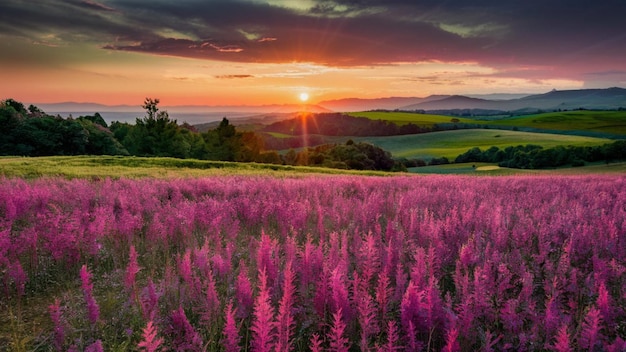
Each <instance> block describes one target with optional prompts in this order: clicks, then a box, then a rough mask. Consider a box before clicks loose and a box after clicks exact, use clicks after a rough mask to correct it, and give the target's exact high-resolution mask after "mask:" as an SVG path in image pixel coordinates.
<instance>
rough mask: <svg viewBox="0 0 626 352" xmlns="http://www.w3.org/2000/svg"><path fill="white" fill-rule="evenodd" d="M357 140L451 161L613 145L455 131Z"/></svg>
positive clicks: (560, 137)
mask: <svg viewBox="0 0 626 352" xmlns="http://www.w3.org/2000/svg"><path fill="white" fill-rule="evenodd" d="M353 139H354V140H355V141H366V142H370V143H372V144H375V145H377V146H379V147H381V148H383V149H385V150H387V151H389V152H391V154H392V155H393V156H394V157H405V158H418V159H425V160H430V159H431V158H439V157H443V156H445V157H447V158H448V159H450V160H451V161H452V160H454V158H456V157H457V156H458V155H459V154H463V153H465V152H466V151H467V150H469V149H470V148H473V147H479V148H481V149H483V150H484V149H487V148H489V147H491V146H496V147H498V148H501V149H502V148H506V147H508V146H518V145H526V144H536V145H541V146H543V147H544V148H551V147H556V146H559V145H563V146H567V145H574V146H593V145H602V144H605V143H611V142H612V140H610V139H605V138H594V137H581V136H572V135H561V134H549V133H531V132H518V131H506V130H492V129H474V130H454V131H443V132H433V133H424V134H415V135H404V136H392V137H360V138H353Z"/></svg>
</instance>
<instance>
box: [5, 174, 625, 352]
mask: <svg viewBox="0 0 626 352" xmlns="http://www.w3.org/2000/svg"><path fill="white" fill-rule="evenodd" d="M625 288H626V176H619V175H618V176H615V175H613V176H609V175H607V176H603V175H597V176H593V175H586V176H555V175H551V176H511V177H463V176H423V177H408V176H406V177H405V176H394V177H364V176H345V175H344V176H315V175H309V176H300V177H270V176H259V175H254V176H251V175H248V176H228V177H226V176H223V177H221V176H214V177H208V178H189V179H167V180H162V179H89V180H87V179H72V180H68V179H61V178H39V179H33V180H24V179H19V178H2V179H0V290H1V291H0V294H1V296H0V297H1V299H0V311H3V312H4V313H0V319H1V321H2V325H4V327H3V328H2V331H1V335H0V349H7V350H40V351H68V350H69V351H125V350H131V351H132V350H135V351H170V350H172V351H227V352H234V351H256V352H261V351H332V352H335V351H337V352H339V351H385V352H391V351H545V350H548V351H561V352H564V351H578V350H593V351H624V350H626V342H625V341H624V340H626V289H625Z"/></svg>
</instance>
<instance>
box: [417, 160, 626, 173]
mask: <svg viewBox="0 0 626 352" xmlns="http://www.w3.org/2000/svg"><path fill="white" fill-rule="evenodd" d="M409 172H412V173H417V174H425V175H426V174H438V175H471V176H506V175H551V174H554V175H585V174H624V173H626V162H618V163H611V164H605V163H603V162H598V163H589V164H588V165H586V166H583V167H562V168H557V169H543V170H536V169H535V170H529V169H510V168H506V167H499V166H498V165H497V164H491V163H459V164H446V165H433V166H424V167H412V168H409Z"/></svg>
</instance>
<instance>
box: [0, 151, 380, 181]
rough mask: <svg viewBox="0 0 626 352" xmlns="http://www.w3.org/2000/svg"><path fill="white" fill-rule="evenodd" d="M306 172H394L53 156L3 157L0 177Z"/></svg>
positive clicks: (173, 160) (162, 159) (179, 176)
mask: <svg viewBox="0 0 626 352" xmlns="http://www.w3.org/2000/svg"><path fill="white" fill-rule="evenodd" d="M306 174H352V175H379V176H380V175H389V174H390V173H386V172H378V171H356V170H340V169H329V168H323V167H306V166H291V165H274V164H260V163H237V162H228V161H208V160H198V159H176V158H162V157H151V158H144V157H132V156H131V157H128V156H50V157H2V158H0V176H4V177H22V178H27V179H33V178H39V177H63V178H94V179H98V178H113V179H117V178H166V179H167V178H190V177H206V176H215V175H270V176H276V177H284V176H287V175H306Z"/></svg>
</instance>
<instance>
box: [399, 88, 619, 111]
mask: <svg viewBox="0 0 626 352" xmlns="http://www.w3.org/2000/svg"><path fill="white" fill-rule="evenodd" d="M579 108H583V109H606V110H609V109H618V108H626V89H623V88H607V89H580V90H561V91H557V90H553V91H551V92H548V93H545V94H535V95H529V96H525V97H522V98H516V99H508V100H490V99H480V98H470V97H467V96H462V95H453V96H448V97H445V98H443V99H439V100H434V101H427V102H421V103H417V104H411V105H406V106H403V107H400V108H399V109H401V110H425V111H432V110H455V109H480V110H500V111H518V110H558V109H561V110H572V109H579Z"/></svg>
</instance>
